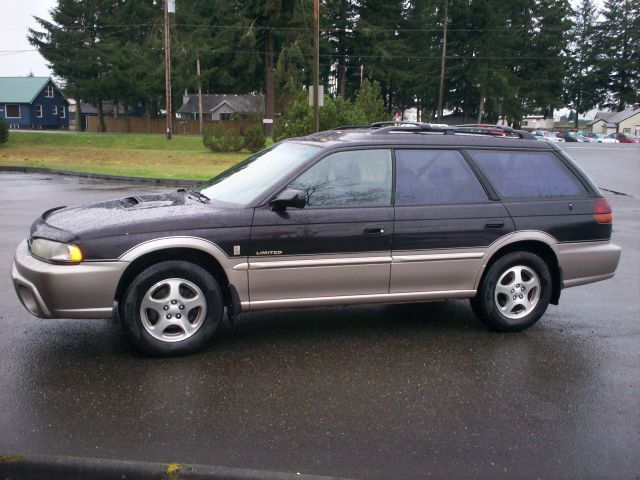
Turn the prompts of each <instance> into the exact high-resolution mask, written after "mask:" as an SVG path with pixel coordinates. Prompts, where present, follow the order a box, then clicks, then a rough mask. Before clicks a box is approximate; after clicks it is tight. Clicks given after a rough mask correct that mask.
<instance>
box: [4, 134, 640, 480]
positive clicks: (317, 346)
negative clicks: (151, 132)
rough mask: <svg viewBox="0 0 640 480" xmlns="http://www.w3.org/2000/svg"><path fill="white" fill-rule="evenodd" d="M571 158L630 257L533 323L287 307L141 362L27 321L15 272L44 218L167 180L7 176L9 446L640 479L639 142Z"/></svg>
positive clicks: (101, 335) (59, 323) (77, 327)
mask: <svg viewBox="0 0 640 480" xmlns="http://www.w3.org/2000/svg"><path fill="white" fill-rule="evenodd" d="M562 148H564V149H566V150H567V151H568V152H569V154H570V155H571V156H572V157H573V158H575V159H576V160H577V161H578V163H579V164H580V165H581V166H582V167H583V168H584V169H585V170H586V171H587V172H588V173H589V174H590V175H591V176H592V178H593V179H594V180H595V183H596V184H597V185H599V186H600V187H601V188H602V189H603V190H604V191H605V194H606V196H607V199H608V200H609V202H610V203H611V205H612V207H613V210H614V234H613V241H614V242H615V243H617V244H619V245H621V246H622V248H623V253H622V260H621V264H620V266H619V268H618V273H617V274H616V276H615V277H614V278H613V279H612V280H609V281H606V282H601V283H596V284H592V285H587V286H583V287H578V288H574V289H568V290H566V291H564V292H563V293H562V297H561V301H560V305H559V306H550V307H549V310H548V311H547V313H546V315H545V316H544V317H543V319H542V320H541V321H540V322H539V323H538V324H537V325H536V326H535V327H534V328H531V329H530V330H527V331H525V332H522V333H512V334H502V333H495V332H491V331H489V330H488V329H487V328H486V327H484V326H483V325H482V324H481V323H480V322H479V321H478V320H476V319H475V317H474V316H473V313H472V312H471V309H470V308H469V306H468V302H466V301H448V302H440V303H429V304H408V305H391V306H364V307H363V306H353V307H340V308H324V309H313V310H295V311H294V310H287V311H273V312H266V313H252V314H245V315H242V316H240V318H239V320H238V324H237V327H236V328H232V327H231V326H229V325H228V324H225V325H224V326H223V327H222V328H221V330H220V331H219V333H218V335H217V336H216V337H215V340H214V341H213V342H212V343H211V344H210V345H209V346H208V348H206V349H205V350H204V351H202V352H200V353H197V354H194V355H191V356H189V357H184V358H170V359H151V358H147V357H144V356H141V355H140V354H139V353H138V352H137V351H136V350H134V349H133V347H132V346H131V345H130V344H129V343H128V342H127V340H126V339H125V338H124V336H123V334H122V333H121V331H120V329H119V326H118V325H117V324H116V323H114V322H110V321H101V320H41V319H37V318H35V317H32V316H31V315H30V314H29V313H27V312H26V310H24V308H23V307H22V306H21V305H20V303H19V301H18V299H17V297H16V295H15V293H14V291H13V287H12V285H11V280H10V269H11V261H12V256H13V252H14V251H15V248H16V246H17V244H18V243H19V242H20V241H21V240H23V239H24V238H25V237H26V235H27V233H28V228H29V225H30V224H31V222H32V221H33V220H35V218H36V217H37V216H38V215H39V214H40V213H41V212H42V211H44V210H46V209H48V208H51V207H54V206H58V205H75V204H81V203H87V202H92V201H97V200H101V199H106V198H114V197H121V196H127V195H131V194H132V193H134V192H139V191H143V190H144V191H149V190H159V189H162V188H158V187H157V186H156V187H154V186H149V185H138V184H132V183H128V182H127V183H125V182H116V181H100V180H89V179H78V178H75V177H63V176H57V175H42V174H38V175H36V174H19V173H0V226H1V227H0V228H1V229H2V236H1V237H0V258H1V259H2V261H1V262H0V288H1V292H2V294H1V295H0V306H1V308H0V454H16V453H36V454H50V455H69V456H78V457H94V458H96V457H97V458H114V459H125V460H141V461H152V462H174V461H175V462H181V463H198V464H211V465H221V466H228V467H241V468H251V469H260V470H269V471H281V472H303V473H313V474H319V475H333V476H340V477H349V478H371V479H389V478H398V479H410V478H416V479H418V478H420V479H423V478H580V479H584V478H631V479H638V478H640V456H639V455H638V452H639V451H640V295H639V294H640V275H639V274H638V272H640V236H639V235H638V232H640V145H623V144H620V145H608V144H568V145H563V147H562ZM164 188H167V187H164Z"/></svg>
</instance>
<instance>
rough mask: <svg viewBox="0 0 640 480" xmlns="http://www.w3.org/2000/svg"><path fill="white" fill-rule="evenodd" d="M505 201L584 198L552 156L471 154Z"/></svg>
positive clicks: (572, 177) (573, 178)
mask: <svg viewBox="0 0 640 480" xmlns="http://www.w3.org/2000/svg"><path fill="white" fill-rule="evenodd" d="M469 153H470V154H471V156H472V157H473V159H474V160H475V162H476V163H477V164H478V166H479V167H480V169H481V170H482V171H483V172H484V174H485V175H486V176H487V178H488V179H489V181H490V182H491V184H492V185H493V187H494V188H495V189H496V191H497V192H498V194H499V195H500V196H501V197H502V198H505V199H527V198H545V197H567V196H582V195H586V193H587V191H586V188H585V186H584V185H583V184H582V183H581V182H580V180H578V179H577V178H576V176H575V175H574V174H573V173H572V172H571V171H570V170H569V169H568V168H567V167H566V166H565V165H564V163H562V161H561V160H560V159H559V158H558V157H556V156H555V155H554V154H552V153H548V152H522V151H520V152H516V151H512V152H509V151H501V152H496V151H488V150H475V151H470V152H469Z"/></svg>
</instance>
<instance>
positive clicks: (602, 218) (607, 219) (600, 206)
mask: <svg viewBox="0 0 640 480" xmlns="http://www.w3.org/2000/svg"><path fill="white" fill-rule="evenodd" d="M593 218H595V220H596V222H598V223H611V222H613V214H612V213H611V205H609V202H607V199H606V198H604V197H598V198H596V201H595V202H593Z"/></svg>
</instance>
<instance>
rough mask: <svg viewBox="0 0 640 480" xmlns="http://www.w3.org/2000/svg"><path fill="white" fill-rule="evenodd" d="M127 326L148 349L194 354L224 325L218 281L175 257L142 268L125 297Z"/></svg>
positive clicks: (136, 341) (140, 345)
mask: <svg viewBox="0 0 640 480" xmlns="http://www.w3.org/2000/svg"><path fill="white" fill-rule="evenodd" d="M122 311H123V315H122V325H123V328H124V331H125V333H126V334H127V336H128V337H129V338H130V339H131V340H132V341H133V343H134V344H135V345H136V346H137V347H138V348H139V349H140V350H142V351H144V352H145V353H148V354H150V355H155V356H168V355H184V354H187V353H192V352H194V351H196V350H197V349H199V348H201V347H202V346H203V345H204V344H205V343H207V342H208V341H209V340H210V339H211V337H212V336H213V334H214V333H215V330H216V328H217V327H218V324H219V323H220V321H221V319H222V316H223V312H224V302H223V297H222V292H221V290H220V286H219V285H218V282H216V280H215V278H213V277H212V276H211V274H210V273H209V272H207V271H206V270H205V269H204V268H202V267H200V266H198V265H195V264H193V263H190V262H184V261H178V260H170V261H166V262H160V263H157V264H155V265H152V266H151V267H149V268H147V269H145V270H143V271H142V272H141V273H140V274H139V275H138V276H137V277H136V278H134V279H133V281H132V282H131V284H130V285H129V288H128V289H127V293H126V294H125V297H124V306H123V310H122Z"/></svg>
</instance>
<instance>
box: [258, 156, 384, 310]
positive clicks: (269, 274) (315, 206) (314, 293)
mask: <svg viewBox="0 0 640 480" xmlns="http://www.w3.org/2000/svg"><path fill="white" fill-rule="evenodd" d="M288 188H293V189H298V190H304V191H305V192H306V195H307V205H306V206H305V208H303V209H295V208H288V209H287V210H285V211H272V210H271V209H270V208H269V206H268V205H267V206H263V207H259V208H257V209H256V211H255V215H254V221H253V227H252V231H251V243H250V251H249V255H250V258H249V292H250V302H251V308H265V307H278V306H288V305H291V306H294V305H299V306H304V305H322V304H332V303H337V302H339V300H340V298H339V297H344V299H345V301H346V300H348V301H349V302H350V303H351V302H352V301H354V298H353V297H359V296H367V295H378V294H386V293H388V291H389V275H390V267H391V241H392V238H393V214H394V213H393V207H392V206H391V190H392V160H391V151H390V150H388V149H369V150H350V151H343V152H338V153H334V154H330V155H329V156H327V157H325V158H323V159H321V160H320V161H318V162H316V163H315V164H314V165H312V166H311V167H310V168H309V169H308V170H306V171H305V172H304V173H302V174H301V175H300V176H299V177H298V178H297V179H295V180H294V181H293V182H291V183H290V185H289V186H288ZM355 301H357V300H355Z"/></svg>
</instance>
